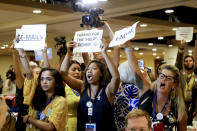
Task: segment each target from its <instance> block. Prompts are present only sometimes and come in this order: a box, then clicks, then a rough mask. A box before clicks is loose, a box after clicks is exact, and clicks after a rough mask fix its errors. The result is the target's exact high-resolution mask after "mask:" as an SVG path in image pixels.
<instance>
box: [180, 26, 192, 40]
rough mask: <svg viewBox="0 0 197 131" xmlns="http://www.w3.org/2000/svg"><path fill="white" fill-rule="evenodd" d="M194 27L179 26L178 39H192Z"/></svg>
mask: <svg viewBox="0 0 197 131" xmlns="http://www.w3.org/2000/svg"><path fill="white" fill-rule="evenodd" d="M193 32H194V28H193V27H178V28H176V40H192V39H193Z"/></svg>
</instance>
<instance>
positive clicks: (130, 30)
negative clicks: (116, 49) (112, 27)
mask: <svg viewBox="0 0 197 131" xmlns="http://www.w3.org/2000/svg"><path fill="white" fill-rule="evenodd" d="M138 23H139V21H137V22H135V23H134V24H133V25H132V26H129V27H127V28H124V29H122V30H119V31H116V32H115V34H114V37H113V40H112V41H111V42H110V44H109V47H113V46H117V45H122V44H124V43H125V42H127V41H128V40H130V39H132V38H134V37H135V32H136V26H137V24H138Z"/></svg>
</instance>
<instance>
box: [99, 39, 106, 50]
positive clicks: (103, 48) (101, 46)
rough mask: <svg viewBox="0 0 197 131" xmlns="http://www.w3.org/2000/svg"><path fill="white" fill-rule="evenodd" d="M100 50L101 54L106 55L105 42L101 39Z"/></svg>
mask: <svg viewBox="0 0 197 131" xmlns="http://www.w3.org/2000/svg"><path fill="white" fill-rule="evenodd" d="M100 48H101V53H106V51H107V42H106V41H105V40H104V39H102V43H101V45H100Z"/></svg>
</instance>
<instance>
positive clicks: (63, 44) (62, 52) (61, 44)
mask: <svg viewBox="0 0 197 131" xmlns="http://www.w3.org/2000/svg"><path fill="white" fill-rule="evenodd" d="M54 40H55V41H56V42H57V43H56V45H55V48H58V47H60V48H59V50H58V51H57V55H66V52H67V49H66V37H65V36H56V37H55V38H54Z"/></svg>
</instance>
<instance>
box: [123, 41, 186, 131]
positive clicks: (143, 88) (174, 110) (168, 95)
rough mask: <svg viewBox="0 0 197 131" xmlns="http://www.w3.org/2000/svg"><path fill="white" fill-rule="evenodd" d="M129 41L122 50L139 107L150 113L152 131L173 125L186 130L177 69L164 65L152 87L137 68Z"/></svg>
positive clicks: (171, 127) (166, 128)
mask: <svg viewBox="0 0 197 131" xmlns="http://www.w3.org/2000/svg"><path fill="white" fill-rule="evenodd" d="M129 44H130V43H129V42H127V44H126V48H125V52H126V55H127V57H128V61H129V65H130V67H131V68H132V69H133V70H134V72H135V80H136V85H137V87H138V88H139V95H140V101H139V108H140V109H143V110H145V111H147V112H148V113H149V115H150V116H152V121H153V128H154V131H157V129H158V127H159V129H162V130H167V131H171V130H172V129H173V127H175V129H177V130H179V131H186V125H187V115H186V108H185V104H184V101H183V94H182V90H181V88H180V85H179V80H180V78H179V70H178V69H177V68H176V67H175V66H173V65H163V66H162V68H161V72H160V74H159V75H158V78H157V80H156V81H155V82H154V83H153V84H152V86H151V84H150V83H149V82H148V80H147V79H146V78H145V77H144V75H143V74H142V72H141V71H140V68H139V67H138V63H137V59H136V57H135V55H134V53H133V51H132V48H130V47H129ZM154 123H157V124H155V125H154Z"/></svg>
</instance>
